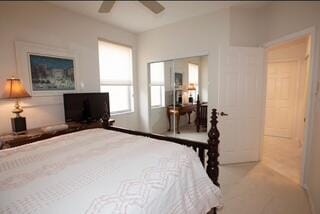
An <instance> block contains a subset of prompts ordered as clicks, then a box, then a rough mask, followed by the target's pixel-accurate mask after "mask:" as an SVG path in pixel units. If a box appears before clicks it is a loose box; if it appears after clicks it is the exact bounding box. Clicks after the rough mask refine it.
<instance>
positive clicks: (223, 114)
mask: <svg viewBox="0 0 320 214" xmlns="http://www.w3.org/2000/svg"><path fill="white" fill-rule="evenodd" d="M220 115H221V116H223V117H224V116H228V115H229V114H226V113H224V112H223V111H222V112H221V113H220Z"/></svg>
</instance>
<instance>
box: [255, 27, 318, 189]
mask: <svg viewBox="0 0 320 214" xmlns="http://www.w3.org/2000/svg"><path fill="white" fill-rule="evenodd" d="M304 36H310V39H311V47H310V49H311V50H310V70H309V80H308V83H307V84H308V95H307V107H306V117H307V122H306V125H305V130H304V144H303V154H302V163H301V166H302V167H301V173H300V176H301V179H300V185H301V186H302V187H303V188H304V189H307V185H306V181H307V173H306V171H307V166H308V163H309V161H310V160H309V157H310V155H309V154H310V153H311V152H310V150H311V143H312V135H313V122H314V121H313V120H314V119H313V117H312V115H314V110H315V105H316V95H317V90H318V89H317V85H318V78H317V77H318V74H317V66H318V64H317V61H316V59H317V58H318V57H319V56H318V51H317V47H318V45H317V44H318V41H317V37H316V28H315V27H314V26H313V27H310V28H306V29H304V30H302V31H298V32H295V33H291V34H288V35H285V36H282V37H279V38H277V39H274V40H271V41H269V42H267V43H265V44H264V45H263V47H264V50H265V56H264V70H265V78H264V85H263V86H264V89H263V90H264V100H263V111H262V113H263V115H262V118H263V119H262V122H263V128H264V127H265V110H266V81H267V71H268V70H267V63H268V61H267V54H266V53H267V50H268V49H269V48H271V47H273V46H276V45H281V44H283V43H288V42H291V41H293V40H296V39H299V38H301V37H304ZM263 137H264V132H262V136H261V139H262V141H261V144H260V151H261V152H260V154H261V153H262V144H263ZM260 159H261V155H260Z"/></svg>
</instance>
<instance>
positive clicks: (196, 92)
mask: <svg viewBox="0 0 320 214" xmlns="http://www.w3.org/2000/svg"><path fill="white" fill-rule="evenodd" d="M189 65H195V66H197V67H198V74H197V79H198V81H197V83H193V82H190V69H189V68H190V67H189ZM199 75H200V65H198V64H196V63H192V62H188V84H190V83H193V84H194V85H195V87H196V90H195V94H194V96H193V94H192V97H193V100H194V101H195V100H197V95H198V94H199V92H200V87H199V85H200V83H199V79H200V78H199Z"/></svg>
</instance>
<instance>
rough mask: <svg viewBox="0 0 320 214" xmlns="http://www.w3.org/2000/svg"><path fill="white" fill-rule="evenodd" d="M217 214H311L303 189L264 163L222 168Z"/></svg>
mask: <svg viewBox="0 0 320 214" xmlns="http://www.w3.org/2000/svg"><path fill="white" fill-rule="evenodd" d="M220 169H221V175H220V183H221V190H222V192H223V196H224V207H223V208H222V209H221V210H219V211H218V214H311V212H310V207H309V203H308V199H307V196H306V193H305V192H304V190H303V189H302V188H301V187H300V186H299V185H298V184H296V183H295V182H293V181H291V180H290V179H288V178H286V177H284V176H282V175H281V174H279V173H278V172H276V171H274V170H272V169H270V168H269V167H267V166H266V165H264V164H263V163H256V164H254V163H250V164H241V165H225V166H221V168H220Z"/></svg>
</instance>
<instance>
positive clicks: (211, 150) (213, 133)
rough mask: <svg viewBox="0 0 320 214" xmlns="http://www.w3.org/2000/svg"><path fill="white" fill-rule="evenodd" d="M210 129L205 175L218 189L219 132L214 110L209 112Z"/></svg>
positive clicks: (216, 115)
mask: <svg viewBox="0 0 320 214" xmlns="http://www.w3.org/2000/svg"><path fill="white" fill-rule="evenodd" d="M210 123H211V128H210V131H209V133H208V137H209V139H208V153H207V154H208V162H207V163H208V165H207V173H208V175H209V177H210V178H211V180H212V182H213V183H214V184H215V185H217V186H218V187H220V184H219V182H218V177H219V161H218V157H219V149H218V148H219V142H220V141H219V136H220V133H219V130H218V127H217V124H218V113H217V110H216V109H212V112H211V121H210Z"/></svg>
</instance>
